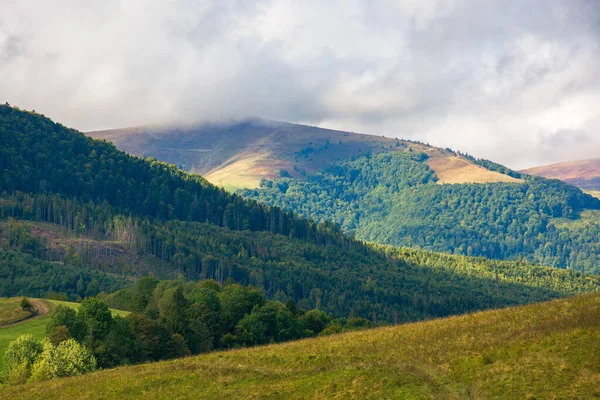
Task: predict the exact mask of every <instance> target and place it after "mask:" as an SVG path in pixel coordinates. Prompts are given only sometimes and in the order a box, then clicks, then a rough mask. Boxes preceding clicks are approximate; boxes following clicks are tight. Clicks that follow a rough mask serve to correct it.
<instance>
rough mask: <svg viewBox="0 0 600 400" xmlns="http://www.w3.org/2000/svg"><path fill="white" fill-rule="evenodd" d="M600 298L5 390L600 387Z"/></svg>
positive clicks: (438, 394) (447, 394)
mask: <svg viewBox="0 0 600 400" xmlns="http://www.w3.org/2000/svg"><path fill="white" fill-rule="evenodd" d="M599 328H600V296H599V295H587V296H582V297H575V298H569V299H563V300H558V301H552V302H548V303H542V304H536V305H530V306H524V307H519V308H513V309H504V310H499V311H487V312H481V313H476V314H471V315H466V316H461V317H452V318H447V319H440V320H434V321H428V322H421V323H414V324H407V325H403V326H397V327H389V328H380V329H376V330H368V331H362V332H355V333H349V334H343V335H335V336H329V337H323V338H317V339H310V340H303V341H299V342H291V343H287V344H280V345H271V346H267V347H257V348H252V349H243V350H234V351H230V352H219V353H213V354H208V355H203V356H198V357H191V358H186V359H180V360H175V361H168V362H161V363H156V364H146V365H140V366H135V367H126V368H118V369H114V370H107V371H103V372H99V373H95V374H90V375H86V376H81V377H76V378H68V379H59V380H54V381H51V382H44V383H41V384H28V385H25V386H20V387H10V388H3V389H2V390H1V391H0V395H2V396H4V397H6V398H16V397H18V398H22V399H36V398H42V397H43V398H45V399H59V398H60V399H80V398H92V399H93V398H96V399H98V398H103V399H107V398H129V399H130V398H170V399H174V398H177V399H186V398H189V399H198V398H203V399H218V398H227V399H243V398H248V399H249V398H270V399H275V398H287V399H294V398H310V399H314V398H318V399H326V398H338V399H342V398H344V399H345V398H360V399H367V398H371V399H382V398H403V399H404V398H419V399H423V398H425V399H427V398H437V399H461V398H464V399H469V398H481V399H488V398H506V399H513V398H515V399H525V398H532V399H533V398H537V399H541V398H557V399H582V398H593V397H594V396H599V395H600V329H599Z"/></svg>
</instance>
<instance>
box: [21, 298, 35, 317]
mask: <svg viewBox="0 0 600 400" xmlns="http://www.w3.org/2000/svg"><path fill="white" fill-rule="evenodd" d="M19 305H20V306H21V308H22V309H23V310H25V311H28V312H31V313H32V312H35V308H34V307H33V304H31V302H30V301H29V299H28V298H27V297H23V298H22V299H21V301H20V302H19Z"/></svg>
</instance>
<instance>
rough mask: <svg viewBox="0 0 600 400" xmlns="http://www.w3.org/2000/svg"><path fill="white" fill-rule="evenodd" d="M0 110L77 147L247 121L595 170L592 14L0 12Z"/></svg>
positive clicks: (508, 5) (36, 7) (308, 4)
mask: <svg viewBox="0 0 600 400" xmlns="http://www.w3.org/2000/svg"><path fill="white" fill-rule="evenodd" d="M0 10H1V11H0V102H2V103H4V102H8V103H10V104H12V105H15V106H18V107H21V108H25V109H29V110H32V109H33V110H36V111H37V112H40V113H42V114H44V115H46V116H48V117H51V118H53V119H55V120H57V121H59V122H61V123H63V124H65V125H67V126H70V127H73V128H77V129H79V130H82V131H89V130H98V129H108V128H121V127H127V126H134V125H136V126H137V125H151V124H164V123H179V122H184V123H191V122H199V121H207V120H210V121H216V120H223V119H227V120H229V119H243V118H246V117H262V118H266V119H275V120H283V121H290V122H298V123H305V124H310V125H317V126H321V127H327V128H334V129H341V130H348V131H353V132H361V133H370V134H378V135H385V136H390V137H401V138H407V139H413V140H420V141H423V142H427V143H430V144H434V145H437V146H442V147H451V148H453V149H455V150H460V151H463V152H467V153H469V154H471V155H474V156H476V157H479V158H487V159H491V160H494V161H497V162H501V163H503V164H505V165H508V166H509V167H512V168H514V169H520V168H525V167H530V166H534V165H540V164H548V163H552V162H559V161H567V160H573V159H586V158H597V157H600V1H596V0H535V1H533V0H470V1H466V0H465V1H461V0H455V1H452V0H406V1H391V0H390V1H387V0H381V1H379V0H339V1H337V0H330V1H313V0H302V1H300V0H297V1H291V0H290V1H285V0H282V1H262V0H254V1H245V0H237V1H234V0H231V1H230V0H219V1H217V0H215V1H202V0H161V1H158V0H157V1H150V0H146V1H142V0H102V1H98V0H88V1H81V0H45V1H39V0H0Z"/></svg>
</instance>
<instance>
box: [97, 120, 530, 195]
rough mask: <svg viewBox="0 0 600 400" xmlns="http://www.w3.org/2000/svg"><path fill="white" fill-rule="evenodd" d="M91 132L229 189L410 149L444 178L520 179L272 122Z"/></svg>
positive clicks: (436, 153) (443, 157)
mask: <svg viewBox="0 0 600 400" xmlns="http://www.w3.org/2000/svg"><path fill="white" fill-rule="evenodd" d="M88 135H90V136H92V137H96V138H103V139H107V140H111V141H113V142H114V143H115V144H116V145H117V146H118V147H119V148H122V149H123V150H125V151H127V152H129V153H131V154H136V155H146V156H152V157H155V158H157V159H159V160H163V161H166V162H169V163H172V164H176V165H181V166H183V167H184V168H185V169H186V170H188V171H191V172H195V173H199V174H200V175H203V176H205V177H206V178H207V179H208V180H209V181H210V182H211V183H213V184H215V185H218V186H221V187H224V188H225V189H227V190H231V191H233V190H236V189H241V188H249V189H253V188H256V187H257V186H258V185H259V183H260V180H261V178H263V177H264V178H269V179H273V178H277V177H279V172H280V170H281V169H285V170H287V171H288V172H289V173H290V174H292V176H299V175H300V172H299V171H302V170H304V171H305V172H307V173H311V172H314V171H317V170H319V169H321V168H323V167H325V166H326V165H328V164H330V163H331V162H334V161H336V160H348V159H350V158H352V157H355V156H359V155H361V154H366V153H369V152H373V153H377V152H388V151H408V149H409V148H410V149H412V151H414V152H426V153H427V154H428V155H429V156H430V160H429V162H428V164H429V166H430V167H431V168H432V169H433V170H434V171H435V172H436V174H437V175H438V177H439V178H440V181H439V182H440V183H485V182H520V180H518V179H514V178H512V177H509V176H507V175H503V174H501V173H498V172H493V171H489V170H487V169H485V168H482V167H480V166H477V165H474V164H472V163H471V162H469V161H468V160H466V159H463V158H459V157H455V156H452V155H448V154H447V153H446V152H445V151H444V150H442V149H438V148H436V147H432V146H427V145H424V144H419V143H412V142H406V141H402V140H397V139H393V138H386V137H382V136H375V135H365V134H357V133H350V132H342V131H336V130H331V129H321V128H316V127H311V126H305V125H295V124H286V123H278V122H269V121H262V122H255V123H253V124H249V125H247V126H245V127H244V128H241V129H240V128H239V127H237V128H236V127H235V126H233V127H232V128H231V130H228V129H227V128H223V126H212V127H208V128H207V127H202V126H196V127H194V126H190V127H179V128H168V127H165V128H160V127H138V128H127V129H115V130H109V131H100V132H89V133H88ZM397 144H400V145H399V146H397ZM309 148H310V149H311V151H309V152H306V153H304V152H305V151H306V150H307V149H309Z"/></svg>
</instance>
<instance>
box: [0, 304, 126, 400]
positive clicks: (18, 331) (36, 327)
mask: <svg viewBox="0 0 600 400" xmlns="http://www.w3.org/2000/svg"><path fill="white" fill-rule="evenodd" d="M19 299H21V298H20V297H19ZM6 300H10V299H0V303H1V302H4V301H6ZM41 301H43V302H45V304H46V305H47V306H48V308H49V310H50V312H49V313H48V314H46V315H43V316H41V317H38V318H32V319H31V320H30V321H24V322H23V323H21V324H16V325H11V326H9V327H6V328H2V327H0V370H1V369H2V365H3V361H4V352H5V351H6V348H7V347H8V344H9V343H10V342H12V341H13V340H15V339H16V338H18V337H19V336H21V335H25V334H31V335H33V336H34V337H35V338H36V339H42V338H44V337H45V336H46V325H47V324H48V321H49V320H50V315H51V314H52V311H53V310H54V309H55V308H56V306H58V305H62V306H67V307H71V308H74V309H77V308H79V303H71V302H67V301H58V300H41ZM112 312H113V314H116V315H121V316H125V315H127V314H129V312H127V311H121V310H112ZM0 398H1V397H0Z"/></svg>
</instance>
